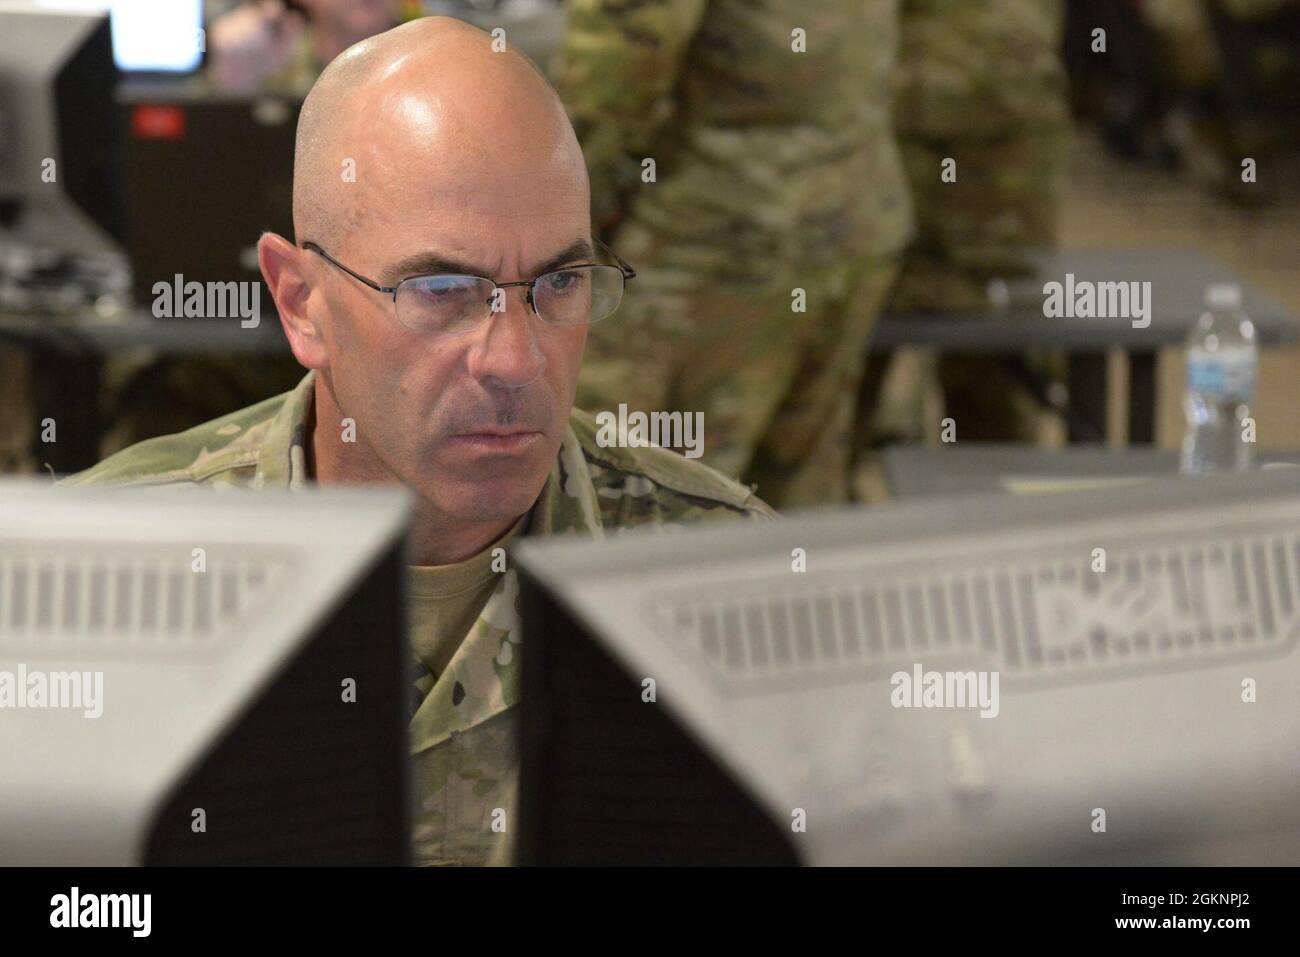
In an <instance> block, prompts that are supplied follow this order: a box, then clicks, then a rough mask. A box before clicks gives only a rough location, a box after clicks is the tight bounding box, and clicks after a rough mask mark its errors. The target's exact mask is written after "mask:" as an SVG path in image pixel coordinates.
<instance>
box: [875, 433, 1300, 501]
mask: <svg viewBox="0 0 1300 957" xmlns="http://www.w3.org/2000/svg"><path fill="white" fill-rule="evenodd" d="M1255 460H1256V462H1257V463H1258V464H1259V465H1261V466H1265V465H1270V464H1272V463H1287V464H1292V465H1300V452H1270V451H1267V450H1263V449H1260V450H1258V451H1257V452H1256V456H1255ZM884 465H885V477H886V480H887V481H888V483H889V490H890V493H891V494H892V495H893V496H894V498H895V499H898V500H900V501H902V500H915V499H922V498H936V497H945V496H952V495H978V494H981V493H988V492H1024V493H1032V492H1039V491H1050V490H1052V489H1055V488H1060V489H1066V488H1072V487H1077V488H1083V487H1085V485H1086V484H1096V485H1105V484H1108V483H1111V482H1131V481H1146V480H1150V479H1153V478H1176V477H1177V476H1178V453H1177V452H1170V451H1164V450H1160V449H1152V448H1126V449H1111V448H1106V447H1103V446H1090V445H1073V446H1069V447H1067V448H1063V449H1040V448H1033V447H1026V446H1023V445H1001V444H996V443H982V442H969V443H966V444H965V445H962V444H960V443H956V444H954V445H952V446H949V447H945V448H937V449H932V448H928V447H925V446H914V445H905V446H904V445H900V446H895V447H893V448H889V449H886V450H885V452H884Z"/></svg>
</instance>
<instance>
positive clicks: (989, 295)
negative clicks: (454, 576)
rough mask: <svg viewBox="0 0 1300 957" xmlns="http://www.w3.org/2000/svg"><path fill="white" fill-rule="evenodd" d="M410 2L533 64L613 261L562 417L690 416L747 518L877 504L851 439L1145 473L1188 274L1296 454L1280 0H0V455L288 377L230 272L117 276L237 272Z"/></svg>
mask: <svg viewBox="0 0 1300 957" xmlns="http://www.w3.org/2000/svg"><path fill="white" fill-rule="evenodd" d="M109 14H111V16H109ZM431 14H443V15H450V16H454V17H459V18H462V19H465V20H468V21H471V22H473V23H475V24H477V25H479V26H481V27H483V28H484V29H485V30H488V31H493V30H503V31H504V33H503V34H502V36H503V37H504V38H505V39H506V40H507V42H509V43H510V44H512V45H513V46H515V48H517V49H520V50H522V51H523V52H525V53H527V54H528V55H529V56H530V57H531V58H532V59H533V60H534V61H535V62H536V63H537V64H538V65H539V66H540V67H541V68H542V69H543V70H544V71H545V72H546V73H547V75H548V76H549V77H550V78H551V79H552V81H553V82H554V83H555V84H556V86H557V89H558V90H559V92H560V94H561V96H562V98H563V99H564V102H565V104H566V107H567V108H568V109H569V111H570V115H571V117H572V119H573V122H574V126H575V129H576V130H577V132H578V135H579V137H580V139H581V141H582V144H583V148H584V153H585V154H586V156H587V160H588V164H589V169H590V172H591V179H592V190H593V192H592V215H593V229H594V231H595V232H596V234H597V235H599V236H600V237H601V238H602V239H603V240H605V241H606V242H608V243H610V245H611V246H612V247H613V248H614V249H615V250H617V251H618V252H619V253H620V254H621V255H622V256H623V257H624V258H626V259H627V260H629V261H630V262H631V263H632V265H633V266H634V267H636V268H637V270H638V279H637V280H636V281H635V283H634V284H633V285H632V286H631V287H630V289H629V293H628V296H627V299H626V300H625V302H624V305H623V307H622V308H621V310H620V313H621V314H620V315H617V316H615V317H614V318H613V319H611V320H609V321H607V322H605V323H602V324H600V325H598V326H593V331H592V336H591V339H590V345H589V352H588V359H587V362H586V365H585V367H584V373H583V380H582V383H581V386H580V391H579V405H582V406H585V407H588V408H592V409H593V410H594V409H599V408H616V407H617V405H618V404H619V403H620V402H626V403H627V404H628V405H629V407H632V408H642V409H671V410H679V409H680V410H683V411H694V410H701V411H704V412H705V442H706V446H705V448H706V455H705V461H707V462H710V464H713V465H715V466H716V467H718V468H721V469H723V470H724V471H727V472H730V473H732V474H734V475H736V476H739V477H741V478H743V479H745V480H746V481H749V482H751V483H757V485H758V487H759V494H760V495H763V496H764V497H766V498H768V499H769V500H770V501H772V502H773V503H774V504H776V505H778V506H782V507H798V506H803V505H815V504H824V503H831V502H836V501H842V500H845V499H856V500H859V501H867V502H874V501H881V500H884V499H887V498H890V497H897V496H898V495H899V487H898V483H899V481H900V479H899V472H898V468H897V467H896V466H897V461H896V460H895V461H893V462H892V464H891V458H890V455H891V452H890V450H891V449H893V450H897V449H929V450H931V451H935V450H938V449H940V448H941V447H943V446H945V445H950V444H954V439H955V444H956V445H958V446H961V447H963V448H970V447H972V446H976V445H979V444H981V443H988V444H989V447H990V448H992V447H995V446H996V447H997V448H998V449H1002V450H1004V451H1005V450H1007V449H1012V450H1019V452H1023V453H1026V454H1028V453H1030V452H1032V454H1033V455H1034V456H1036V458H1022V459H1017V460H1016V461H1018V462H1028V463H1032V462H1038V463H1043V462H1047V461H1049V459H1048V458H1047V456H1051V455H1054V454H1060V450H1063V449H1065V448H1066V447H1067V446H1072V447H1073V446H1082V447H1087V448H1090V449H1095V448H1101V447H1105V448H1110V449H1128V450H1139V451H1141V453H1142V454H1143V455H1147V454H1148V453H1151V454H1155V453H1160V452H1162V451H1163V452H1164V453H1165V457H1164V458H1158V461H1160V462H1162V463H1165V465H1166V466H1167V465H1168V463H1169V462H1170V461H1171V459H1170V456H1173V455H1174V451H1175V450H1177V449H1178V448H1179V446H1180V444H1181V443H1182V442H1183V438H1184V434H1185V431H1186V416H1185V387H1186V348H1185V343H1186V341H1187V337H1188V335H1189V334H1190V333H1191V330H1192V327H1193V325H1194V324H1195V323H1196V321H1197V319H1198V317H1199V316H1200V315H1201V313H1202V311H1203V305H1202V303H1203V301H1204V296H1205V292H1206V289H1207V287H1209V286H1210V285H1212V284H1216V283H1217V284H1223V283H1232V284H1234V285H1236V286H1237V288H1238V289H1239V291H1240V293H1241V296H1240V301H1241V309H1243V310H1244V312H1245V313H1246V314H1248V315H1249V316H1250V318H1251V319H1252V320H1253V322H1254V327H1255V332H1256V336H1257V339H1258V343H1259V350H1258V390H1257V394H1256V395H1255V396H1254V398H1253V401H1252V402H1251V404H1250V411H1251V414H1252V415H1253V417H1254V419H1255V421H1256V424H1257V434H1258V439H1257V442H1258V445H1259V448H1260V449H1261V455H1263V454H1264V452H1265V451H1267V453H1268V454H1274V453H1276V454H1277V455H1279V456H1280V457H1282V458H1287V457H1292V456H1293V455H1295V454H1300V416H1297V415H1296V410H1297V406H1298V402H1297V400H1298V399H1300V386H1298V385H1297V383H1300V346H1297V345H1296V344H1295V341H1296V337H1295V333H1294V317H1296V316H1297V315H1300V270H1298V269H1297V268H1296V267H1297V263H1298V261H1300V242H1298V241H1297V240H1298V239H1300V230H1298V228H1297V227H1298V226H1300V175H1297V174H1300V82H1297V81H1300V0H1071V2H1064V0H999V2H982V0H856V2H849V0H842V2H836V0H818V2H811V3H793V2H790V3H783V2H780V0H773V2H770V3H765V4H763V5H760V6H757V7H755V6H752V5H750V4H747V3H744V2H740V0H673V2H662V3H648V4H626V3H615V2H600V0H571V2H561V0H501V2H498V0H476V2H469V0H465V2H454V0H425V2H405V0H297V2H287V0H249V2H238V0H206V2H200V0H156V2H155V0H118V2H113V3H107V2H101V3H94V2H56V0H50V2H34V0H0V472H6V473H39V472H43V471H46V470H48V471H54V472H57V473H64V472H70V471H75V470H77V469H80V468H83V467H86V466H89V465H91V464H93V462H95V461H97V460H98V459H99V458H101V457H102V456H104V455H107V454H109V453H111V452H113V451H115V450H117V449H120V448H122V447H124V446H126V445H128V444H131V443H133V442H136V441H140V440H142V439H145V438H149V437H151V436H154V435H159V434H163V433H167V432H174V431H178V430H182V429H185V428H188V427H190V426H192V425H196V424H198V423H200V422H202V421H205V420H207V419H210V418H213V417H215V416H218V415H222V414H225V413H227V412H230V411H232V410H234V409H237V408H239V407H241V406H244V405H248V404H251V403H253V402H256V401H259V400H261V399H264V398H267V397H269V396H271V395H274V394H277V393H279V392H282V391H285V390H286V389H289V388H291V387H292V386H293V385H294V384H295V383H296V382H297V381H298V379H299V378H300V376H301V372H302V370H301V369H299V368H298V367H297V366H296V364H295V363H294V362H293V359H292V357H291V356H289V354H288V349H287V346H286V345H285V343H284V340H283V337H282V336H281V335H280V333H279V331H278V328H277V326H278V324H277V323H276V322H275V319H274V313H273V304H272V303H271V302H270V301H269V298H267V299H266V300H265V301H264V303H263V305H264V308H263V319H262V322H261V325H260V327H259V328H257V329H245V328H241V326H240V324H239V323H238V322H199V321H184V322H181V321H171V320H166V319H158V318H155V317H154V316H153V315H152V314H151V313H150V308H149V305H150V301H151V299H152V296H151V292H150V290H151V289H152V288H153V285H154V283H156V282H159V281H166V282H170V281H171V279H172V277H173V276H174V275H176V274H182V275H184V277H185V279H186V280H187V281H188V280H192V279H197V280H200V281H206V280H216V281H223V282H224V281H256V280H257V279H258V278H259V277H258V274H257V272H256V260H255V252H254V245H255V243H256V240H257V237H258V235H259V233H260V232H261V231H262V230H263V229H274V230H276V231H277V232H281V233H283V234H285V235H288V236H292V223H291V219H290V196H291V194H290V184H291V180H290V174H291V170H292V149H293V130H294V120H295V117H296V113H297V109H298V105H299V103H300V102H301V98H302V97H303V95H305V93H306V91H307V90H308V89H309V88H310V86H311V83H312V82H313V80H314V78H315V77H316V76H317V75H318V73H319V71H320V70H321V69H322V68H323V67H324V65H325V64H327V63H328V62H329V61H330V60H331V59H332V58H333V57H334V56H336V55H337V54H338V53H340V52H341V51H342V50H344V49H346V48H347V47H348V46H349V45H351V44H352V43H355V42H357V41H358V40H361V39H363V38H365V37H366V36H369V35H372V34H374V33H376V32H380V31H382V30H385V29H388V28H389V27H391V26H393V25H395V24H397V23H399V22H402V21H404V20H407V19H411V18H414V17H419V16H425V15H431ZM801 44H803V45H804V46H803V48H802V49H801V48H800V45H801ZM792 54H793V56H794V57H795V58H794V59H792V58H791V57H792ZM800 55H802V58H799V57H800ZM647 161H652V162H650V163H649V164H647ZM1067 272H1068V273H1073V274H1075V275H1077V276H1078V277H1080V278H1084V277H1087V278H1090V279H1093V280H1096V281H1130V280H1132V281H1140V280H1148V281H1151V282H1153V286H1154V293H1153V295H1154V300H1155V301H1154V308H1153V312H1154V313H1155V315H1154V317H1153V321H1152V323H1151V325H1150V326H1149V327H1147V328H1136V327H1134V326H1133V325H1132V324H1131V323H1129V322H1127V321H1123V320H1122V319H1110V320H1103V319H1091V320H1088V319H1077V320H1070V321H1064V320H1059V321H1058V320H1053V319H1049V318H1046V317H1045V316H1044V314H1043V310H1042V303H1043V288H1042V287H1043V284H1044V282H1047V281H1051V280H1057V281H1061V280H1063V279H1064V277H1065V274H1066V273H1067ZM797 291H801V292H802V293H803V300H802V301H801V302H800V297H799V296H798V295H797ZM792 301H793V302H799V306H792ZM800 306H801V307H802V308H800ZM945 429H947V432H945ZM954 432H955V435H954V434H953V433H954ZM1017 454H1019V453H1017ZM928 461H929V462H930V466H931V467H942V463H941V464H940V465H939V466H934V464H933V463H934V461H935V460H928ZM1061 461H1067V460H1066V459H1061ZM1125 461H1126V462H1127V463H1128V464H1127V465H1124V466H1123V468H1132V469H1136V468H1138V467H1139V466H1138V465H1136V464H1134V463H1137V462H1139V461H1140V462H1142V463H1145V462H1148V461H1157V459H1148V458H1142V459H1140V460H1139V459H1128V460H1125ZM1142 467H1145V466H1142ZM954 468H957V467H956V466H954ZM1025 468H1028V466H1025ZM1070 468H1072V466H1067V467H1066V470H1067V471H1069V469H1070ZM958 470H960V469H958Z"/></svg>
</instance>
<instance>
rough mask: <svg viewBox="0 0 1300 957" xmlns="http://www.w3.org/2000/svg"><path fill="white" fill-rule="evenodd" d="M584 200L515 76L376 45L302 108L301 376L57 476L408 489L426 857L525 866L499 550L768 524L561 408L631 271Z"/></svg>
mask: <svg viewBox="0 0 1300 957" xmlns="http://www.w3.org/2000/svg"><path fill="white" fill-rule="evenodd" d="M589 202H590V200H589V189H588V183H587V173H586V168H585V164H584V162H583V156H582V152H581V150H580V149H579V147H578V144H577V141H576V139H575V137H574V133H573V130H572V128H571V127H570V125H569V122H568V119H567V118H566V116H565V113H564V109H563V107H562V106H561V105H560V102H559V100H558V99H557V97H556V96H555V93H554V92H553V90H552V89H551V88H550V86H549V85H548V84H547V83H546V81H545V80H544V79H543V77H542V75H541V74H540V73H539V72H538V71H537V69H536V68H535V67H534V66H533V65H532V64H531V63H530V62H529V61H528V60H527V59H526V58H524V57H522V56H519V55H516V54H514V53H513V52H493V50H492V39H491V37H490V36H489V35H488V34H486V33H483V32H481V31H479V30H477V29H475V28H473V27H470V26H468V25H465V24H463V23H461V22H459V21H456V20H451V19H445V18H428V19H425V20H418V21H415V22H413V23H410V24H407V25H405V26H402V27H398V28H397V29H395V30H392V31H389V32H388V33H384V34H381V35H379V36H377V37H374V38H372V39H370V40H366V41H363V42H362V43H360V44H358V45H356V46H354V47H352V48H350V49H349V50H347V51H346V52H345V53H343V54H342V55H341V56H340V57H339V58H338V59H336V60H335V61H334V62H333V63H332V64H331V65H330V66H329V67H328V68H327V69H326V70H325V72H324V73H323V74H322V75H321V77H320V80H319V81H318V82H317V83H316V85H315V86H314V87H313V88H312V91H311V94H310V95H309V96H308V98H307V100H306V101H305V103H304V104H303V109H302V114H301V117H300V119H299V123H298V138H297V151H296V156H295V167H294V194H293V214H294V232H295V233H296V239H297V243H296V244H295V243H291V242H289V240H287V239H285V238H284V237H281V236H276V235H270V234H268V235H266V236H263V237H262V240H261V243H260V244H259V253H260V261H261V268H262V275H263V276H264V278H265V280H266V282H267V285H268V286H269V287H270V290H271V292H272V294H273V295H274V297H275V302H276V306H277V308H278V311H279V314H280V321H281V323H282V324H283V326H284V331H285V335H286V336H287V337H288V339H289V344H290V346H291V347H292V349H293V354H294V355H295V356H296V357H297V359H298V361H299V362H300V363H302V365H303V366H305V367H307V369H309V370H310V371H309V372H308V373H307V375H306V377H305V378H304V379H303V380H302V382H301V384H299V385H298V387H297V388H296V389H294V390H293V391H292V392H289V393H286V394H285V395H282V396H278V397H276V398H273V399H269V400H267V401H266V402H263V403H260V404H258V405H255V406H252V407H250V408H247V409H244V410H241V411H239V412H235V413H233V414H231V415H228V416H225V417H224V418H221V419H217V420H215V421H212V422H208V423H206V424H204V425H200V426H198V427H196V428H193V429H190V430H189V431H188V432H182V433H180V434H177V435H169V436H163V437H161V438H157V439H151V440H150V441H147V442H143V443H141V444H139V445H136V446H133V447H131V448H129V449H126V450H124V451H122V452H120V453H118V454H117V455H114V456H113V457H111V458H109V459H107V460H105V461H104V462H101V463H100V464H99V465H98V466H96V467H95V468H92V469H90V470H89V471H87V472H84V473H81V474H80V475H76V476H73V477H72V478H70V479H68V480H66V481H67V483H68V484H71V485H87V484H99V483H116V484H122V485H164V484H178V483H197V484H204V485H218V484H220V485H235V486H249V487H253V488H258V487H268V488H269V487H280V488H290V489H294V488H300V487H302V486H303V485H306V484H308V483H310V482H313V481H314V482H322V483H334V482H362V483H367V482H379V483H392V482H400V483H402V484H403V485H405V486H407V487H408V488H409V489H411V491H412V492H414V496H415V517H414V523H413V527H412V532H411V545H412V553H411V560H412V561H413V562H414V565H413V566H412V567H411V568H410V570H409V595H410V615H411V644H412V650H413V652H414V655H415V657H416V659H418V666H419V667H418V671H419V673H420V674H419V677H418V679H417V680H416V690H417V694H416V695H415V700H416V701H417V702H418V704H417V706H416V709H415V712H414V715H413V717H412V719H411V748H412V754H413V759H412V761H413V764H412V769H413V778H414V783H415V786H416V788H417V793H416V795H415V801H414V816H415V821H414V825H415V830H414V857H415V860H416V861H417V862H418V863H429V864H434V863H439V864H442V863H457V864H477V863H507V862H509V861H510V860H511V855H512V852H513V843H512V842H513V839H514V835H515V833H516V832H517V821H516V820H515V817H514V814H515V801H516V792H517V779H518V754H517V749H516V729H515V716H516V714H517V711H518V709H517V708H516V707H515V705H516V704H517V703H518V701H519V687H520V679H519V660H520V658H519V653H518V651H517V645H518V642H519V637H520V636H519V633H518V630H517V627H516V621H515V608H514V600H515V595H516V593H517V584H516V582H515V578H514V573H513V571H508V570H505V571H503V567H504V569H509V568H510V562H509V560H508V557H507V560H506V561H505V562H504V565H503V563H502V562H501V560H500V558H501V555H502V554H503V553H502V552H499V551H497V550H498V549H504V550H505V551H504V554H506V555H507V556H508V553H509V550H510V547H511V544H512V542H513V541H514V539H515V538H517V537H518V536H521V535H544V534H554V533H570V532H579V533H585V534H589V535H594V536H597V537H599V536H601V535H603V534H605V533H606V532H608V531H609V530H611V529H615V528H624V527H629V526H636V525H661V526H662V525H667V524H674V523H679V522H694V521H726V520H737V519H746V518H763V517H767V516H770V515H771V514H772V513H771V511H770V509H768V508H767V506H766V505H764V504H763V503H762V502H761V501H759V500H758V499H757V498H755V496H754V495H753V494H752V493H751V491H750V490H749V489H748V488H746V487H745V486H743V485H740V484H738V483H736V482H733V481H731V480H730V479H727V478H725V477H723V476H722V475H720V474H719V473H717V472H714V471H712V470H710V469H708V468H706V467H704V466H702V465H700V464H698V463H696V462H693V461H691V460H689V459H686V458H684V457H682V456H680V455H678V454H676V453H674V452H670V451H667V450H664V449H658V448H645V447H640V448H638V447H631V448H629V447H624V446H623V445H621V444H620V443H618V442H615V443H612V444H611V443H610V442H609V441H608V439H609V437H610V436H609V434H608V432H609V430H601V429H598V428H597V426H596V423H595V421H594V420H593V419H592V417H591V416H589V415H586V414H585V413H582V412H578V411H576V410H573V409H572V403H573V396H574V391H575V389H576V383H577V376H578V368H579V364H580V362H581V359H582V352H583V346H584V344H585V341H586V336H587V329H588V325H589V322H590V321H591V320H595V319H602V318H604V317H606V316H608V314H609V313H610V312H611V311H612V310H613V309H614V308H616V307H617V305H618V302H619V300H620V299H621V296H622V293H623V289H624V283H625V282H626V281H627V280H628V278H630V277H631V275H632V270H631V269H630V267H628V266H627V265H626V264H625V263H622V262H621V261H620V260H619V259H618V258H617V257H616V256H614V255H613V254H612V253H610V252H606V251H603V250H602V249H600V248H599V246H598V245H596V244H593V241H592V237H591V236H590V209H589ZM530 281H531V282H530ZM496 284H499V285H496ZM633 288H634V287H633ZM606 321H609V322H617V321H618V317H617V315H614V316H612V317H610V318H608V319H607V320H606ZM706 426H707V423H706ZM602 435H603V436H604V438H602Z"/></svg>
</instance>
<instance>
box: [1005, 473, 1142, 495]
mask: <svg viewBox="0 0 1300 957" xmlns="http://www.w3.org/2000/svg"><path fill="white" fill-rule="evenodd" d="M1151 478H1152V476H1150V475H1099V476H1092V477H1089V478H1057V477H1055V476H1053V477H1051V478H1046V477H1044V478H1035V477H1032V476H1019V475H1004V476H1002V478H1001V479H999V480H998V481H999V483H1000V484H1001V485H1002V487H1003V488H1005V489H1006V490H1007V491H1008V492H1016V493H1018V494H1036V493H1039V492H1077V491H1080V490H1081V489H1087V488H1109V487H1110V486H1114V485H1131V484H1132V483H1134V482H1146V481H1149V480H1150V479H1151Z"/></svg>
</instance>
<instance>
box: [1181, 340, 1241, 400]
mask: <svg viewBox="0 0 1300 957" xmlns="http://www.w3.org/2000/svg"><path fill="white" fill-rule="evenodd" d="M1187 387H1188V389H1190V390H1191V391H1193V392H1199V393H1201V394H1202V395H1205V396H1223V397H1228V396H1230V397H1232V398H1235V399H1240V400H1242V401H1244V402H1250V401H1251V400H1253V399H1254V398H1255V356H1254V355H1253V354H1252V353H1251V352H1249V351H1247V350H1240V351H1237V350H1233V351H1232V352H1223V353H1207V352H1204V351H1202V350H1200V349H1193V350H1191V351H1190V352H1189V354H1188V357H1187Z"/></svg>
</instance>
